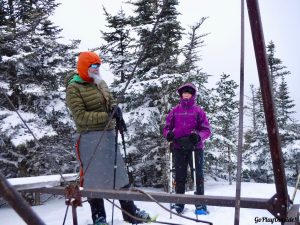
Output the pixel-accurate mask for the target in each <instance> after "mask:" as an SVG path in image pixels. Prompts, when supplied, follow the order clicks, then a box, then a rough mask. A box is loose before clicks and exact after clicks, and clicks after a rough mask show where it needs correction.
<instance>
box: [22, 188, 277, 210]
mask: <svg viewBox="0 0 300 225" xmlns="http://www.w3.org/2000/svg"><path fill="white" fill-rule="evenodd" d="M27 191H29V192H40V193H48V194H55V195H64V191H65V189H64V187H52V188H46V187H45V188H37V189H31V190H27ZM147 193H148V194H150V195H151V196H152V197H153V198H155V199H156V200H157V201H158V202H163V203H170V202H172V203H185V204H193V205H194V204H200V203H204V204H207V205H213V206H223V207H234V206H235V197H226V196H208V195H205V196H203V195H184V194H168V193H162V192H147ZM81 194H82V196H83V197H89V198H108V199H121V200H133V201H146V202H152V200H151V199H150V198H149V197H147V196H146V195H143V194H141V193H139V192H137V191H130V190H103V189H97V190H96V189H84V190H82V191H81ZM269 201H270V200H269V199H262V198H241V204H240V205H241V207H242V208H253V209H267V210H270V209H272V206H271V205H270V202H269Z"/></svg>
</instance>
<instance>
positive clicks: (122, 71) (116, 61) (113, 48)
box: [100, 8, 135, 84]
mask: <svg viewBox="0 0 300 225" xmlns="http://www.w3.org/2000/svg"><path fill="white" fill-rule="evenodd" d="M103 11H104V14H105V16H106V21H107V25H106V27H107V28H108V29H109V30H108V31H102V36H103V39H104V40H105V42H106V44H105V45H102V46H101V48H100V51H101V56H103V59H104V62H105V63H109V65H110V68H111V70H112V72H113V73H114V75H115V76H116V77H119V78H120V79H116V80H115V83H116V84H118V83H124V82H125V81H127V79H128V76H129V74H130V73H131V71H132V70H133V68H132V63H133V62H134V59H135V54H133V51H134V50H133V49H132V48H133V47H132V46H131V45H132V44H133V43H132V42H133V40H134V38H133V34H132V33H133V31H132V27H131V24H132V18H129V17H126V15H125V12H124V11H123V10H122V9H121V10H120V11H119V12H118V13H117V15H115V16H112V15H111V14H109V13H108V12H107V10H106V9H105V8H103Z"/></svg>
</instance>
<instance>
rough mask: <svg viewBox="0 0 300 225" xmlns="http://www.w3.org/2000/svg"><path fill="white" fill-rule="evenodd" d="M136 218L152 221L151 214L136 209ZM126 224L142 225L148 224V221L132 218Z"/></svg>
mask: <svg viewBox="0 0 300 225" xmlns="http://www.w3.org/2000/svg"><path fill="white" fill-rule="evenodd" d="M134 216H135V217H138V218H140V219H142V220H147V221H149V222H150V221H151V217H150V215H149V213H146V211H145V210H140V209H138V208H137V209H136V211H135V214H134ZM126 222H129V223H131V224H141V223H147V222H146V221H141V220H136V219H133V218H130V219H129V220H128V221H126Z"/></svg>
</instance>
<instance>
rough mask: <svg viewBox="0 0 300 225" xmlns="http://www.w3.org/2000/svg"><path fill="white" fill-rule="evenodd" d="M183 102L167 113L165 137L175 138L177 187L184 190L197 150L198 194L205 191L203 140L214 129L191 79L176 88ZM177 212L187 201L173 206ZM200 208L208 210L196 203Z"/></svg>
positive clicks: (173, 139) (171, 140)
mask: <svg viewBox="0 0 300 225" xmlns="http://www.w3.org/2000/svg"><path fill="white" fill-rule="evenodd" d="M177 92H178V94H179V95H180V103H179V104H178V105H176V106H175V107H174V108H173V109H172V110H171V111H170V112H169V114H168V115H167V118H166V124H165V127H164V131H163V134H164V137H165V138H167V140H168V141H169V142H172V146H173V147H172V152H173V155H174V161H175V182H176V185H175V191H176V193H177V194H184V193H185V183H186V178H187V167H188V164H189V162H190V161H191V158H192V152H193V151H195V170H196V191H195V194H196V195H204V172H203V148H204V141H205V140H206V139H207V138H209V137H210V135H211V130H210V125H209V122H208V119H207V117H206V114H205V112H204V111H203V109H202V108H201V107H200V106H198V105H197V104H196V101H195V98H196V87H195V86H194V85H193V84H192V83H187V84H184V85H182V86H181V87H179V88H178V90H177ZM172 208H174V209H175V210H176V211H177V213H182V212H183V209H184V204H175V205H173V206H172ZM199 210H203V211H205V212H207V208H206V205H203V204H201V205H196V211H195V212H196V214H197V212H198V211H199Z"/></svg>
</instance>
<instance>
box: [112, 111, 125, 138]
mask: <svg viewBox="0 0 300 225" xmlns="http://www.w3.org/2000/svg"><path fill="white" fill-rule="evenodd" d="M115 107H116V106H113V107H112V112H113V111H114V109H115ZM113 118H114V119H116V123H117V124H116V125H117V129H118V130H119V131H120V132H123V131H125V132H126V131H127V127H126V124H125V121H124V119H123V114H122V110H121V108H120V107H119V106H117V108H116V111H115V113H114V115H113Z"/></svg>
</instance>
